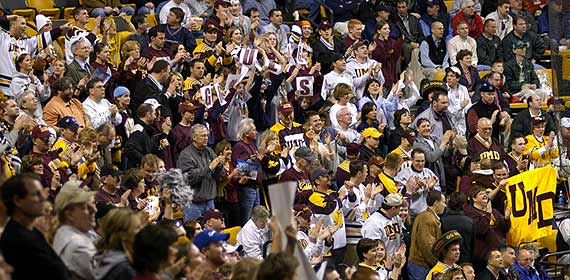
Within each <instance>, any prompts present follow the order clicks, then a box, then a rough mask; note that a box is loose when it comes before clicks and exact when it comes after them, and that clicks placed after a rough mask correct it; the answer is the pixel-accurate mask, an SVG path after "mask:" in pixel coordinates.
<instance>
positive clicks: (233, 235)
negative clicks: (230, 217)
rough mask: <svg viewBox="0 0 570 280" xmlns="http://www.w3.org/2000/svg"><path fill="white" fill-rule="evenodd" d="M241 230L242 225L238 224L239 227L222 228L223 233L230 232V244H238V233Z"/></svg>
mask: <svg viewBox="0 0 570 280" xmlns="http://www.w3.org/2000/svg"><path fill="white" fill-rule="evenodd" d="M240 230H241V227H239V226H238V227H233V228H227V229H224V230H222V233H227V234H229V235H230V239H229V240H228V241H229V242H230V244H232V245H236V244H237V235H238V233H239V231H240Z"/></svg>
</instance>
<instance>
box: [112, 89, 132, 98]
mask: <svg viewBox="0 0 570 280" xmlns="http://www.w3.org/2000/svg"><path fill="white" fill-rule="evenodd" d="M125 94H130V91H129V89H128V88H126V87H117V88H115V90H114V91H113V96H114V97H120V96H123V95H125Z"/></svg>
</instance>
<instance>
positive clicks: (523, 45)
mask: <svg viewBox="0 0 570 280" xmlns="http://www.w3.org/2000/svg"><path fill="white" fill-rule="evenodd" d="M522 48H528V43H527V42H523V41H521V40H518V41H516V42H514V43H513V49H522Z"/></svg>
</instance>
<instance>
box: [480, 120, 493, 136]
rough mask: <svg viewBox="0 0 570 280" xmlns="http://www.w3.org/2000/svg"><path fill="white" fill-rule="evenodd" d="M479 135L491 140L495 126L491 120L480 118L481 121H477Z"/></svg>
mask: <svg viewBox="0 0 570 280" xmlns="http://www.w3.org/2000/svg"><path fill="white" fill-rule="evenodd" d="M477 133H478V134H479V136H481V138H483V139H485V140H490V139H491V135H492V134H493V124H492V123H491V120H490V119H488V118H480V119H479V121H477Z"/></svg>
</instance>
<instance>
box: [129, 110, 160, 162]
mask: <svg viewBox="0 0 570 280" xmlns="http://www.w3.org/2000/svg"><path fill="white" fill-rule="evenodd" d="M135 129H136V130H135V131H134V132H132V133H131V135H130V136H129V139H127V142H126V143H125V156H126V159H127V167H128V168H133V167H137V166H139V164H140V163H141V160H142V158H143V157H144V156H145V155H147V154H155V155H158V156H160V155H161V153H160V151H159V149H158V148H159V143H160V140H161V139H162V138H166V135H165V134H163V133H161V132H156V130H155V129H154V128H153V127H152V126H149V125H147V124H145V123H144V122H143V121H141V120H139V119H137V120H136V125H135Z"/></svg>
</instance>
